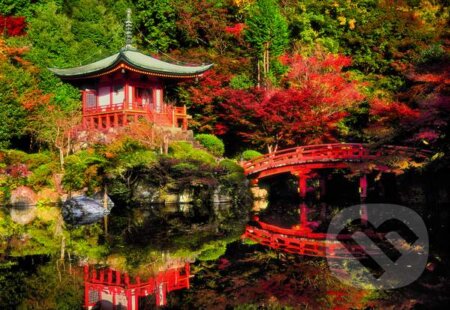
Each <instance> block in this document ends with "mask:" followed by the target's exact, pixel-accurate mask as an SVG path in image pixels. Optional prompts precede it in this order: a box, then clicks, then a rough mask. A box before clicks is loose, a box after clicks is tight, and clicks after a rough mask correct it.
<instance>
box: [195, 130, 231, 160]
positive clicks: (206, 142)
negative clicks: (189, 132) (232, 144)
mask: <svg viewBox="0 0 450 310" xmlns="http://www.w3.org/2000/svg"><path fill="white" fill-rule="evenodd" d="M195 140H197V141H198V142H200V143H201V145H203V146H204V147H205V148H206V149H207V150H208V151H209V152H210V153H211V154H213V155H214V156H218V157H221V156H223V153H224V152H225V145H224V144H223V142H222V140H220V139H219V138H217V137H216V136H215V135H210V134H199V135H196V136H195Z"/></svg>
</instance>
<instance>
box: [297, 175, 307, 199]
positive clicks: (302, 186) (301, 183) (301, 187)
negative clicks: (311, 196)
mask: <svg viewBox="0 0 450 310" xmlns="http://www.w3.org/2000/svg"><path fill="white" fill-rule="evenodd" d="M307 180H308V178H307V176H306V175H299V176H298V193H299V194H300V197H301V198H302V199H305V198H306V190H307V184H306V181H307Z"/></svg>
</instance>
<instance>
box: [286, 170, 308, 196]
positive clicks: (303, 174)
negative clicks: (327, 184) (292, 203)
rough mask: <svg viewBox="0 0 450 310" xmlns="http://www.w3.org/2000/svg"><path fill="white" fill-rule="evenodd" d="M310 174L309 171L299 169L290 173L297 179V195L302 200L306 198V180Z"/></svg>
mask: <svg viewBox="0 0 450 310" xmlns="http://www.w3.org/2000/svg"><path fill="white" fill-rule="evenodd" d="M310 172H311V170H310V169H299V170H294V171H292V172H291V173H292V174H293V175H295V176H296V177H297V179H298V193H299V195H300V197H301V198H302V199H305V198H306V190H307V180H308V179H309V177H310V176H309V175H308V173H310Z"/></svg>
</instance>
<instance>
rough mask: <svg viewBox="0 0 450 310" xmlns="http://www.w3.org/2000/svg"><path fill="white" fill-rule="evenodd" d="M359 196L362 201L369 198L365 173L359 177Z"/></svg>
mask: <svg viewBox="0 0 450 310" xmlns="http://www.w3.org/2000/svg"><path fill="white" fill-rule="evenodd" d="M359 197H360V198H361V201H365V200H366V198H367V175H366V174H363V175H362V176H360V177H359Z"/></svg>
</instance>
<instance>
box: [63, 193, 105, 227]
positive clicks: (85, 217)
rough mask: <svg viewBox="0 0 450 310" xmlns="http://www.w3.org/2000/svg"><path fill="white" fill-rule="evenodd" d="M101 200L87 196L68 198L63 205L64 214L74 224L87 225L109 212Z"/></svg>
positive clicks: (67, 220) (66, 219) (65, 218)
mask: <svg viewBox="0 0 450 310" xmlns="http://www.w3.org/2000/svg"><path fill="white" fill-rule="evenodd" d="M109 211H110V210H109V209H108V208H106V209H105V208H104V207H103V205H102V204H101V202H99V201H97V200H95V199H93V198H89V197H86V196H76V197H72V198H69V199H67V200H66V201H65V202H64V204H63V207H62V215H63V218H64V220H65V221H66V222H68V223H70V224H73V225H86V224H91V223H94V222H97V221H98V220H100V219H101V218H103V216H105V215H107V214H109Z"/></svg>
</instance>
